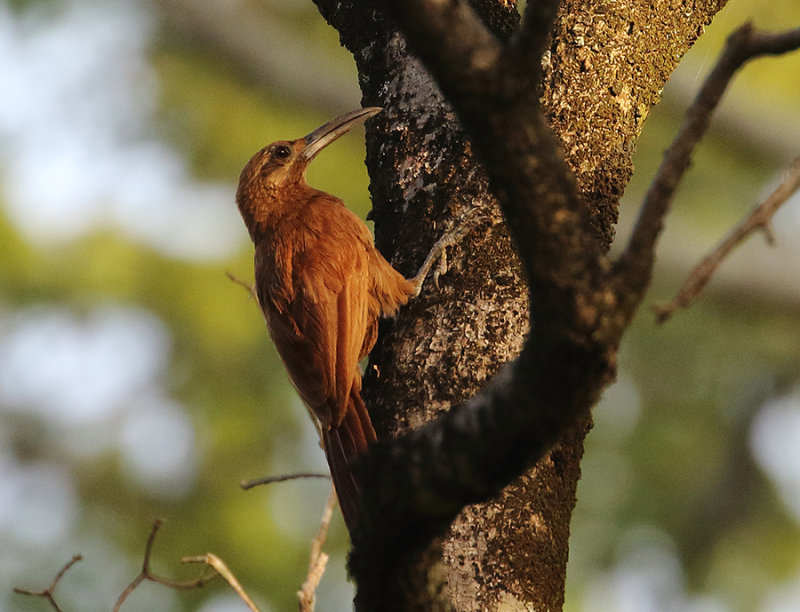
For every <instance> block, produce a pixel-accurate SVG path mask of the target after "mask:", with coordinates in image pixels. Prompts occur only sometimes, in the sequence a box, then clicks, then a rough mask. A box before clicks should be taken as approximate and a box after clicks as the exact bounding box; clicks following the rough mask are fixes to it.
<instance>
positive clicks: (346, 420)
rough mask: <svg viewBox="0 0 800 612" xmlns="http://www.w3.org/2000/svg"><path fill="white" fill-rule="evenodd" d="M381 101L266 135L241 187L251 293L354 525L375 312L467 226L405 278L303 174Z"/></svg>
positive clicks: (407, 293) (416, 284)
mask: <svg viewBox="0 0 800 612" xmlns="http://www.w3.org/2000/svg"><path fill="white" fill-rule="evenodd" d="M381 110H382V109H381V108H379V107H366V108H361V109H357V110H354V111H351V112H349V113H345V114H343V115H341V116H339V117H337V118H335V119H333V120H331V121H329V122H327V123H325V124H324V125H322V126H321V127H319V128H317V129H315V130H314V131H312V132H310V133H309V134H307V135H306V136H304V137H303V138H298V139H296V140H278V141H276V142H273V143H272V144H269V145H267V146H266V147H264V148H263V149H261V150H260V151H258V152H257V153H256V154H255V155H253V157H252V158H251V159H250V160H249V161H248V162H247V164H246V165H245V167H244V169H243V170H242V173H241V175H240V177H239V184H238V187H237V190H236V203H237V206H238V209H239V212H240V213H241V216H242V218H243V220H244V223H245V225H246V227H247V230H248V232H249V234H250V238H251V239H252V242H253V245H254V270H255V284H254V294H255V296H256V298H257V300H258V304H259V306H260V307H261V310H262V312H263V315H264V318H265V320H266V324H267V328H268V331H269V335H270V337H271V339H272V342H273V343H274V345H275V347H276V349H277V352H278V354H279V355H280V357H281V359H282V361H283V363H284V366H285V367H286V371H287V372H288V375H289V379H290V380H291V382H292V384H293V385H294V387H295V389H296V390H297V393H298V394H299V396H300V398H301V399H302V401H303V403H304V404H305V406H306V408H307V409H308V412H309V413H310V415H311V418H312V420H313V421H314V424H315V426H316V428H317V431H318V433H319V435H320V438H321V445H322V447H323V449H324V452H325V455H326V459H327V461H328V465H329V468H330V471H331V477H332V480H333V486H334V488H335V490H336V494H337V497H338V500H339V507H340V508H341V511H342V515H343V517H344V521H345V525H346V527H347V529H348V530H349V531H350V532H351V533H352V530H353V529H354V528H355V526H356V524H357V523H358V516H359V507H360V494H361V492H360V486H359V483H358V480H357V478H356V475H355V473H354V471H353V469H352V466H353V462H354V461H355V460H356V459H357V458H358V457H359V456H360V455H362V454H363V453H364V452H366V450H367V448H368V447H369V445H370V444H373V443H374V442H375V441H376V438H377V437H376V434H375V429H374V428H373V425H372V422H371V420H370V416H369V413H368V411H367V409H366V406H365V405H364V401H363V400H362V398H361V371H360V369H359V362H360V361H361V360H362V359H363V358H364V357H366V356H367V355H368V354H369V352H370V350H371V349H372V347H373V346H374V345H375V342H376V340H377V336H378V321H379V319H380V318H381V317H391V316H393V315H394V314H395V313H396V312H397V310H398V309H399V308H400V307H401V306H402V305H404V304H405V303H406V302H408V300H409V299H411V298H413V297H415V296H417V295H418V294H419V293H420V291H421V288H422V285H423V282H424V280H425V278H426V276H427V274H428V272H429V271H430V269H431V267H432V266H433V265H434V263H436V262H437V261H438V260H439V258H440V257H441V256H442V254H443V253H444V249H445V248H446V247H447V246H449V245H450V244H453V243H454V242H455V241H456V240H458V238H459V237H460V235H462V233H459V232H451V233H449V234H445V235H444V236H442V238H441V239H440V240H439V241H437V243H436V244H435V245H434V247H433V249H432V250H431V251H430V253H429V254H428V256H427V257H426V259H425V262H424V263H423V265H422V267H421V268H420V270H419V272H418V273H417V275H416V276H414V277H412V278H405V277H404V276H403V275H402V274H400V273H399V272H398V271H397V270H395V269H394V268H393V267H392V266H391V264H390V263H389V262H388V261H387V260H386V259H385V258H384V257H383V255H381V253H380V252H379V251H378V249H377V248H376V247H375V244H374V242H373V238H372V234H371V233H370V231H369V229H368V228H367V226H366V224H365V223H364V222H363V221H362V220H361V218H359V217H358V216H357V215H356V214H355V213H353V212H352V211H350V210H349V209H348V208H347V207H346V206H345V205H344V203H343V202H342V200H341V199H339V198H337V197H335V196H333V195H331V194H329V193H326V192H324V191H320V190H318V189H314V188H312V187H311V186H309V185H308V183H307V182H306V177H305V175H306V169H307V168H308V165H309V164H310V162H311V161H312V160H313V159H314V158H315V157H316V155H317V154H318V153H319V152H320V151H322V150H323V149H324V148H325V147H327V146H328V145H329V144H331V143H332V142H334V141H335V140H337V139H338V138H339V137H340V136H342V135H344V134H346V133H347V132H349V131H350V130H352V129H353V128H354V127H356V126H358V125H361V124H362V123H364V122H365V121H366V120H368V119H370V118H371V117H373V116H375V115H376V114H378V113H379V112H381Z"/></svg>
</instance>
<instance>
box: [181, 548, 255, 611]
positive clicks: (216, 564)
mask: <svg viewBox="0 0 800 612" xmlns="http://www.w3.org/2000/svg"><path fill="white" fill-rule="evenodd" d="M181 562H182V563H205V564H206V565H208V566H209V567H211V568H212V569H214V570H215V571H216V572H217V573H218V574H219V575H220V576H222V577H223V578H224V579H225V582H227V583H228V584H229V585H230V587H231V588H232V589H233V590H234V591H236V594H237V595H238V596H239V598H240V599H241V600H242V601H243V602H244V603H245V604H246V605H247V607H248V608H250V610H252V611H253V612H259V610H258V606H256V604H255V603H253V600H252V599H250V597H249V596H248V595H247V593H246V592H245V590H244V589H243V588H242V585H241V584H239V581H238V580H237V579H236V576H234V575H233V572H231V570H229V569H228V566H227V565H225V562H224V561H223V560H222V559H220V558H219V557H218V556H217V555H215V554H214V553H206V554H204V555H199V556H196V557H184V558H183V559H181Z"/></svg>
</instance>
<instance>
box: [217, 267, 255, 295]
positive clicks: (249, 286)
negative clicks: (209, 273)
mask: <svg viewBox="0 0 800 612" xmlns="http://www.w3.org/2000/svg"><path fill="white" fill-rule="evenodd" d="M225 276H227V277H228V279H230V280H231V281H232V282H234V283H236V284H237V285H240V286H242V287H244V288H245V289H247V293H249V294H250V297H251V298H253V299H254V300H256V301H258V296H257V295H256V286H255V285H253V284H251V283H248V282H246V281H243V280H242V279H240V278H239V277H238V276H236V275H235V274H234V273H233V272H230V271H228V270H225Z"/></svg>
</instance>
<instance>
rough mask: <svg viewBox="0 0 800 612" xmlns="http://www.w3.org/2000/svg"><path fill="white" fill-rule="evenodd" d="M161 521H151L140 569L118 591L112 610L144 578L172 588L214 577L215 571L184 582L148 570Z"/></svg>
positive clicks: (193, 585) (191, 586) (189, 586)
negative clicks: (123, 587) (125, 585)
mask: <svg viewBox="0 0 800 612" xmlns="http://www.w3.org/2000/svg"><path fill="white" fill-rule="evenodd" d="M163 523H164V522H163V521H162V520H160V519H156V520H155V521H153V528H152V529H151V530H150V535H149V536H147V544H146V545H145V550H144V560H143V561H142V571H141V572H140V573H139V575H138V576H136V578H134V579H133V580H132V581H131V583H130V584H129V585H128V586H127V587H125V590H124V591H122V593H120V596H119V597H118V598H117V602H116V603H115V604H114V611H113V612H118V610H120V609H121V608H122V604H123V603H125V600H126V599H127V598H128V596H130V594H131V593H133V591H135V590H136V587H138V586H139V585H140V584H141V583H142V582H144V581H145V580H149V581H150V582H157V583H158V584H163V585H164V586H168V587H170V588H172V589H196V588H199V587H201V586H203V585H205V584H207V583H208V582H210V581H211V580H212V579H213V578H215V577H216V575H217V574H216V573H206V574H203V575H202V576H200V577H199V578H197V579H195V580H187V581H185V582H181V581H175V580H170V579H168V578H162V577H160V576H157V575H156V574H154V573H153V572H152V571H150V556H151V555H152V552H153V542H154V541H155V539H156V534H157V533H158V530H159V529H160V528H161V525H163Z"/></svg>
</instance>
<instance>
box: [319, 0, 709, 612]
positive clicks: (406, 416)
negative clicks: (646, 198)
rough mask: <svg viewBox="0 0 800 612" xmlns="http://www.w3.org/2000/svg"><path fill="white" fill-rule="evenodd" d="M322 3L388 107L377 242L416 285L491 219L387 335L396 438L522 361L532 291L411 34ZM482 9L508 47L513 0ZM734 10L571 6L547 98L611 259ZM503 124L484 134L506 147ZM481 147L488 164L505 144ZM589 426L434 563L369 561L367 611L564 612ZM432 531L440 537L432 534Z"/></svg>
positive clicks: (459, 530)
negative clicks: (716, 25)
mask: <svg viewBox="0 0 800 612" xmlns="http://www.w3.org/2000/svg"><path fill="white" fill-rule="evenodd" d="M316 2H317V5H318V6H319V8H320V10H321V12H322V14H323V15H324V16H325V18H326V19H328V21H329V22H330V23H331V24H332V25H333V26H334V27H336V28H337V29H338V30H339V32H340V35H341V38H342V42H343V44H344V45H345V46H346V47H347V48H348V49H349V50H350V51H351V52H352V53H353V55H354V57H355V59H356V63H357V65H358V69H359V75H360V84H361V88H362V92H363V95H364V98H363V103H364V104H365V105H376V106H383V107H384V108H385V109H386V111H385V112H384V113H382V114H381V115H380V116H378V117H377V118H376V121H375V122H374V124H373V128H372V129H371V130H369V131H368V139H367V165H368V168H369V171H370V176H371V178H372V184H371V192H372V198H373V206H374V209H373V218H374V220H375V229H376V239H377V243H378V246H379V248H381V250H382V251H383V252H384V253H385V254H386V255H387V256H388V257H389V258H390V259H391V260H392V261H393V263H394V265H395V266H396V267H398V269H400V270H401V271H403V272H404V273H406V274H407V275H411V274H412V273H413V272H414V271H415V266H416V265H418V263H419V262H420V261H421V260H422V258H423V257H424V255H425V253H426V251H427V249H428V248H429V246H430V245H431V244H432V243H433V241H434V240H435V239H436V238H437V237H438V236H439V235H440V233H441V232H442V231H443V230H444V228H445V227H446V223H447V221H448V220H449V219H452V218H453V217H457V216H458V215H459V214H460V213H462V212H463V211H464V210H466V209H469V208H470V207H478V208H479V209H481V210H482V211H483V212H484V214H485V215H486V217H487V220H486V221H485V222H484V223H483V224H482V225H480V226H479V227H478V228H477V229H476V230H474V231H472V232H471V233H470V234H469V235H468V236H467V238H466V239H465V240H464V241H463V242H462V243H461V244H460V245H459V246H458V247H456V248H454V249H452V250H451V252H450V253H449V261H450V263H451V266H450V269H449V271H448V272H447V273H446V274H444V275H442V276H441V278H440V279H439V285H440V286H439V288H438V289H436V288H434V287H432V286H431V284H428V285H426V289H425V291H424V292H423V295H422V296H421V297H420V299H419V300H417V301H415V302H414V303H413V304H411V305H410V306H409V307H408V308H406V309H404V310H403V311H402V312H401V313H400V315H399V316H398V317H397V318H396V319H395V320H394V321H390V322H385V324H384V325H383V328H382V334H381V341H380V342H379V345H378V346H377V347H376V349H375V350H374V351H373V353H372V355H371V359H370V364H369V367H368V372H367V376H366V378H365V383H364V396H365V399H366V402H367V405H368V406H369V407H370V411H371V413H372V416H373V420H374V422H375V425H376V429H377V430H378V433H379V437H382V438H390V437H395V436H398V435H400V434H402V433H404V432H406V431H408V430H411V429H416V428H418V427H420V426H421V425H422V424H424V423H427V422H429V421H431V420H433V419H436V418H438V417H439V416H440V415H442V414H443V413H445V412H446V411H447V410H448V409H449V408H450V407H451V406H452V405H455V404H458V403H460V402H462V401H464V400H466V399H467V398H469V397H471V396H472V395H474V394H475V393H476V392H477V391H478V390H479V389H480V388H482V387H483V386H484V385H485V384H486V382H487V381H488V380H490V379H491V378H492V377H493V376H494V375H495V374H496V373H497V371H498V370H499V368H500V366H501V365H503V364H504V363H507V362H509V361H511V360H512V359H514V358H515V357H517V356H518V355H519V353H520V351H521V350H522V348H523V343H524V339H525V335H526V333H527V332H528V329H529V327H528V325H529V321H528V298H529V295H528V287H527V285H526V283H525V279H524V278H523V271H522V267H521V266H520V264H519V262H518V260H517V257H516V255H515V250H514V247H513V246H512V242H511V240H510V238H509V235H508V232H507V231H506V228H505V225H504V223H503V217H502V215H501V213H500V211H499V209H498V207H497V201H496V199H495V198H494V196H493V195H492V191H490V189H489V179H488V177H487V173H486V171H485V170H484V167H483V165H482V164H481V163H480V161H479V160H478V159H476V154H475V148H474V147H473V146H472V144H470V139H469V138H468V137H467V135H466V133H465V129H463V128H462V126H461V124H460V123H459V121H458V120H457V119H456V115H455V113H454V111H453V108H452V107H451V106H450V104H448V102H447V101H446V100H445V98H444V96H443V95H442V93H441V91H440V89H439V87H438V86H437V84H436V82H434V80H433V79H432V78H431V76H430V74H429V73H428V71H427V70H426V68H425V67H424V66H423V64H422V63H421V62H420V60H418V59H417V58H416V57H415V56H414V55H413V54H412V53H411V51H410V50H409V46H408V43H407V40H406V38H405V37H404V36H403V35H401V34H400V33H399V32H398V28H397V27H396V26H395V24H394V22H393V21H392V20H391V19H390V18H388V17H387V16H386V15H385V14H384V13H383V12H382V11H379V10H377V9H376V8H375V6H374V5H372V4H371V3H362V2H358V1H356V0H344V1H336V2H333V1H329V0H316ZM472 4H473V5H474V6H475V7H476V8H478V9H479V10H478V13H479V14H480V16H481V18H482V19H483V20H484V22H486V23H488V24H489V26H490V28H491V30H492V32H493V33H494V35H495V36H496V37H497V38H498V39H500V40H508V39H509V37H510V36H511V34H512V33H513V32H514V31H515V30H516V28H517V21H518V15H517V14H516V11H515V8H514V7H513V6H509V5H508V3H505V2H501V1H497V0H474V1H473V3H472ZM529 4H530V2H529ZM722 4H724V2H719V1H714V2H694V3H692V2H688V1H686V0H684V1H683V2H680V1H662V2H655V3H654V2H645V1H642V0H639V1H636V2H630V1H625V2H616V1H613V0H606V1H605V2H598V1H590V2H586V1H585V0H580V1H578V0H567V1H564V2H562V3H561V9H560V11H559V14H558V17H557V19H556V22H555V24H554V27H553V29H552V39H551V43H550V45H549V51H548V52H547V53H546V54H545V58H544V60H543V68H544V72H543V80H542V82H541V83H540V85H539V88H538V93H541V94H542V104H543V106H544V108H545V109H546V111H547V115H548V117H549V119H550V122H551V124H552V126H553V129H554V132H555V134H556V136H557V138H558V139H559V141H560V142H561V144H562V146H563V149H564V156H565V159H566V162H567V164H568V165H569V167H570V168H571V170H572V172H573V173H574V177H575V181H576V183H577V185H578V188H579V191H580V194H581V195H582V196H583V198H584V200H585V202H586V204H587V206H588V210H589V212H590V215H591V222H592V228H593V230H594V234H595V236H596V238H597V244H598V245H599V246H600V249H601V251H604V250H607V248H608V246H609V245H610V242H611V240H612V238H613V224H614V222H615V221H616V215H617V205H618V200H619V197H620V196H621V194H622V191H623V189H624V187H625V185H626V184H627V182H628V179H629V177H630V173H631V160H630V156H631V153H632V150H633V145H634V143H635V140H636V138H637V136H638V134H639V132H640V130H641V127H642V124H643V121H644V119H645V118H646V116H647V114H648V112H649V110H650V109H651V108H652V106H653V105H654V104H655V103H656V102H657V101H658V97H659V94H660V91H661V89H662V88H663V85H664V83H665V82H666V79H667V78H668V76H669V74H670V72H671V71H672V69H673V68H674V67H675V65H676V64H677V62H678V60H679V59H680V57H681V56H682V55H683V53H684V52H685V51H686V50H687V49H688V48H689V47H690V46H691V44H692V42H694V40H695V39H696V37H697V36H698V35H699V33H700V32H701V31H702V27H703V25H704V24H705V23H707V22H708V21H709V20H710V18H711V17H712V16H713V14H714V13H715V12H716V11H717V10H718V9H719V8H721V6H722ZM419 19H421V20H424V19H425V17H424V16H421V15H420V16H419ZM511 68H513V66H512V67H511ZM445 90H447V88H445ZM534 93H536V92H534ZM456 95H457V94H456ZM465 117H466V121H465ZM473 119H474V117H473V116H472V115H470V114H469V112H467V113H466V115H465V116H462V117H461V120H462V122H463V123H464V125H465V127H466V132H468V133H469V134H470V136H472V137H473V139H474V138H475V136H476V124H477V123H478V120H476V121H473ZM477 129H478V130H480V129H482V128H477ZM490 130H491V127H490V128H487V129H485V130H484V132H483V135H484V137H486V138H488V137H490V136H491V137H494V136H496V135H494V134H489V133H487V132H488V131H490ZM477 136H478V140H479V141H480V140H481V134H477ZM476 144H478V147H477V148H478V150H479V151H480V153H481V155H483V157H482V158H481V161H487V157H486V155H487V149H488V148H490V147H491V143H489V144H487V143H484V142H478V143H476ZM489 154H491V153H489ZM488 162H489V166H488V167H489V168H490V169H492V168H493V166H495V165H497V160H496V159H495V160H494V161H492V160H491V159H488ZM493 176H494V177H493V180H495V181H496V180H497V179H496V173H494V175H493ZM496 186H497V182H495V187H496ZM517 246H518V247H519V246H520V245H517ZM524 248H528V247H524ZM546 263H547V262H543V264H544V265H546ZM533 324H534V325H536V321H534V322H533ZM590 358H593V357H592V356H587V359H590ZM607 365H608V364H606V366H603V367H605V368H606V369H605V370H603V368H601V367H599V366H598V370H603V371H602V372H599V373H598V375H597V380H605V379H606V378H607V377H608V375H609V373H610V372H611V371H612V370H613V366H611V369H610V370H609V369H608V367H607ZM539 367H540V368H541V369H544V368H545V367H546V365H545V364H539ZM551 367H552V366H551ZM561 374H562V372H560V371H557V370H556V369H554V370H553V371H551V372H543V376H552V377H559V376H560V375H561ZM595 394H596V392H595V391H594V390H591V389H588V390H587V389H576V390H575V394H574V395H575V397H576V398H580V401H577V400H576V401H575V402H574V403H575V405H582V403H587V402H590V401H591V399H592V398H593V397H594V396H595ZM589 423H590V417H589V414H588V412H587V411H583V412H581V414H580V415H579V416H578V417H577V420H573V421H572V425H570V426H569V427H568V428H567V429H566V430H565V431H563V433H562V434H561V437H560V438H559V440H558V442H557V443H556V444H555V445H554V446H553V447H552V449H551V450H550V451H549V452H547V453H546V454H545V455H544V456H543V457H542V458H541V460H540V461H539V462H538V463H537V464H536V465H535V467H533V469H531V470H530V471H529V472H528V473H526V474H524V475H522V476H520V477H519V478H517V480H515V481H514V482H512V483H511V484H509V485H508V486H507V487H506V488H504V489H503V491H502V492H501V493H500V494H499V495H498V496H496V497H495V498H494V499H492V500H491V501H489V502H486V503H483V504H478V505H472V506H468V507H466V508H464V509H463V511H462V512H461V513H460V514H459V515H458V517H457V518H456V519H455V520H454V521H453V522H452V524H451V525H450V528H449V530H448V532H447V533H446V535H444V536H443V537H442V538H440V539H436V540H435V542H434V544H433V545H431V546H428V547H426V548H425V549H424V551H423V552H419V551H418V550H411V552H410V553H408V554H410V555H411V557H410V559H409V560H407V563H406V565H407V568H408V567H411V568H412V569H413V570H414V571H409V572H406V573H394V572H393V570H392V569H391V568H393V567H394V566H396V565H398V564H399V565H403V562H402V561H403V560H401V561H398V559H391V562H387V561H386V559H381V558H367V559H364V558H363V556H362V558H361V559H360V561H359V563H361V564H369V563H372V564H373V565H374V567H375V568H377V571H375V572H374V574H373V576H374V578H373V579H371V580H370V579H368V581H369V582H372V584H364V583H360V584H359V585H358V588H359V597H360V599H359V601H360V608H362V609H377V608H378V606H377V602H378V601H382V606H380V609H383V610H389V609H426V610H439V609H442V610H443V609H455V610H494V609H520V610H523V609H535V610H546V609H548V610H556V609H560V608H561V606H562V604H563V593H564V581H565V572H566V562H567V555H568V536H569V522H570V516H571V513H572V509H573V507H574V503H575V488H576V485H577V481H578V478H579V475H580V459H581V455H582V449H583V438H584V435H585V433H586V431H587V430H588V427H589ZM466 450H467V451H468V450H469V449H466ZM365 467H366V469H368V467H369V466H365ZM387 480H390V479H387ZM367 503H369V502H368V501H367ZM432 532H433V533H438V531H437V530H436V528H435V527H434V528H433V530H432ZM420 537H422V536H420ZM399 544H401V543H398V542H394V541H393V540H392V537H391V535H387V537H386V542H384V543H383V545H384V547H385V549H384V551H383V555H384V557H386V556H389V557H392V556H395V549H394V548H393V547H395V545H397V549H398V550H397V552H396V555H397V556H400V557H402V556H403V551H401V550H399V548H400V545H399ZM379 548H380V546H379V545H376V546H375V547H373V548H372V549H371V550H377V549H379ZM356 574H357V575H360V576H363V575H365V574H363V573H361V572H360V571H356ZM381 575H383V580H381V578H380V576H381ZM381 597H382V598H383V599H382V600H381Z"/></svg>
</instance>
